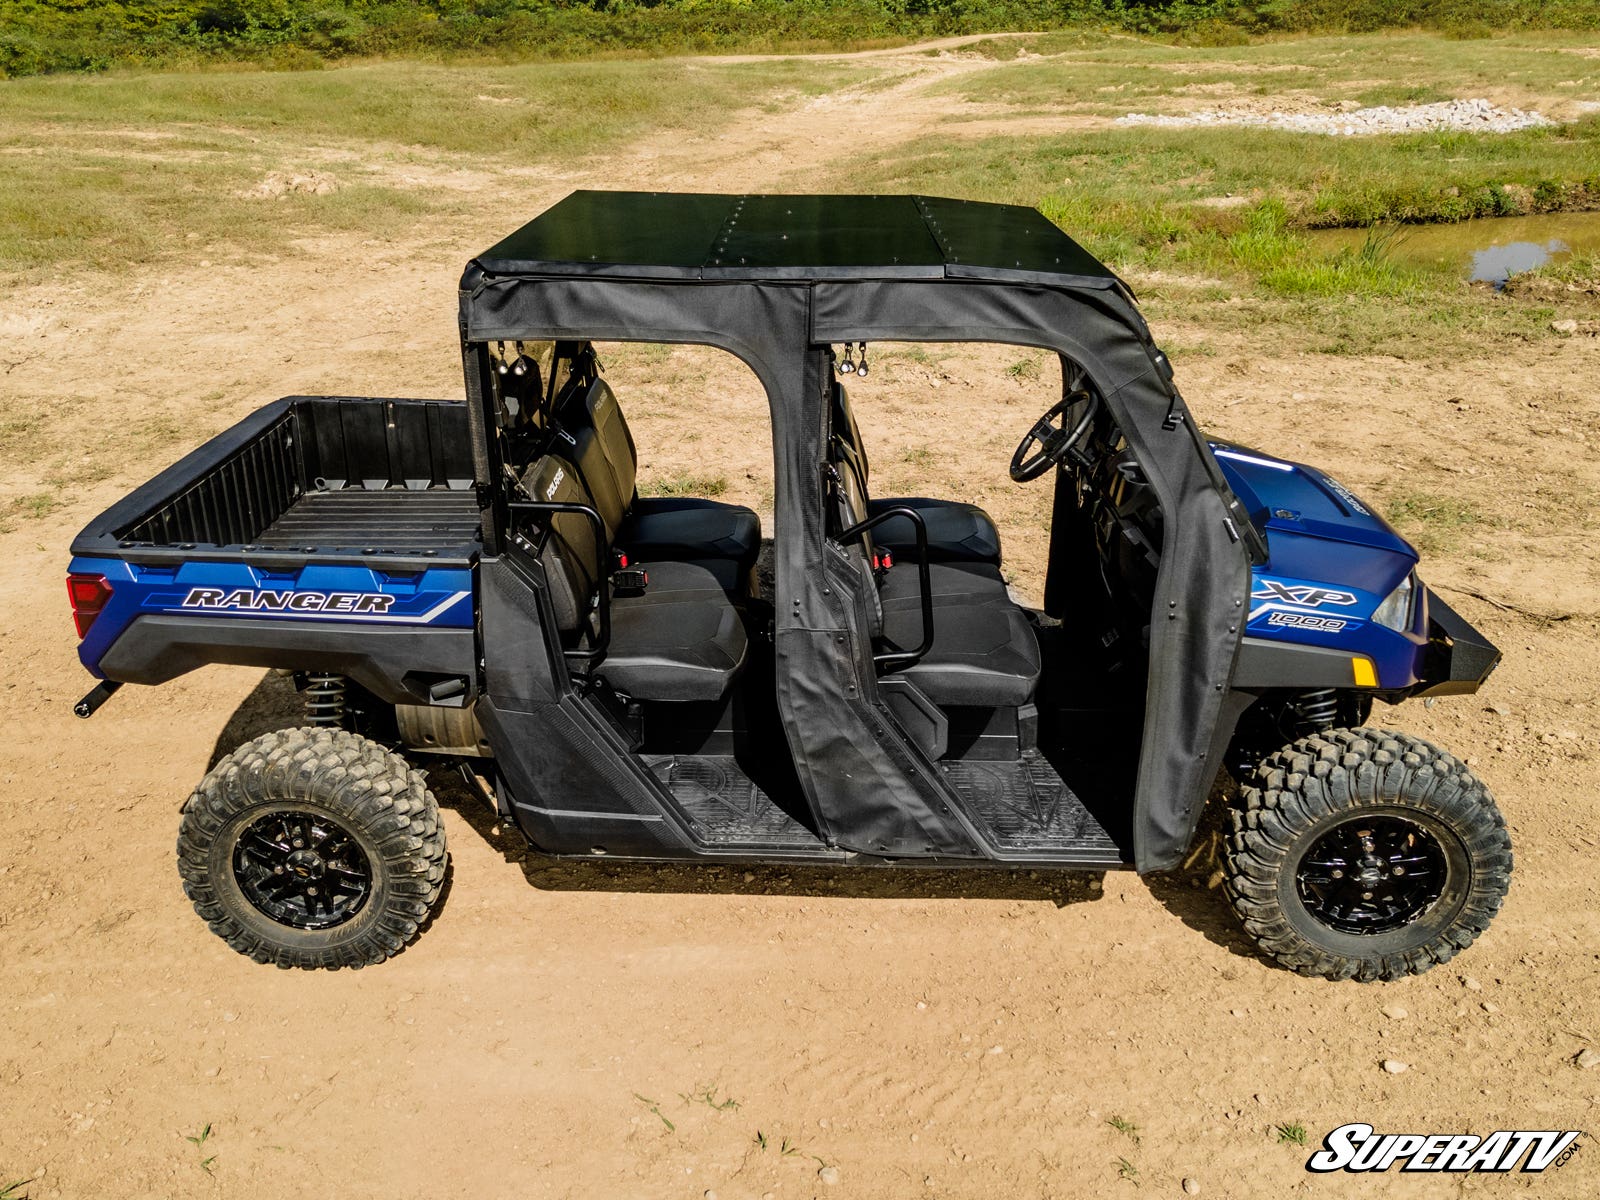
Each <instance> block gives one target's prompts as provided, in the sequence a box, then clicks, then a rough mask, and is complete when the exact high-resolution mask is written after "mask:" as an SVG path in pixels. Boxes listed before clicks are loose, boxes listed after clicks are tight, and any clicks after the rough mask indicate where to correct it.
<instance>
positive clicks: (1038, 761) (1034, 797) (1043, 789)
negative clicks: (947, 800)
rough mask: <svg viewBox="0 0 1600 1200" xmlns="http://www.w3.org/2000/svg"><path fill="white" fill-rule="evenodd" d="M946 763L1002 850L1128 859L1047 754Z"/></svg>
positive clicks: (948, 776)
mask: <svg viewBox="0 0 1600 1200" xmlns="http://www.w3.org/2000/svg"><path fill="white" fill-rule="evenodd" d="M943 769H944V772H945V780H946V782H948V783H949V784H950V786H951V787H952V788H954V789H955V790H956V791H957V792H958V793H959V794H960V795H961V797H962V799H964V800H965V801H966V802H967V805H968V808H969V809H970V810H971V812H972V814H973V815H974V816H975V817H976V818H977V820H978V823H979V824H980V825H981V826H982V828H983V832H984V833H985V835H986V836H987V837H988V838H989V840H990V841H991V842H993V843H994V845H996V846H998V847H999V848H1000V849H1001V850H1004V851H1009V852H1011V853H1027V852H1030V851H1036V852H1040V853H1043V854H1050V855H1056V854H1071V855H1072V857H1073V858H1074V859H1081V860H1084V861H1090V862H1101V861H1103V862H1105V863H1107V864H1115V863H1121V862H1122V861H1124V859H1123V854H1122V851H1121V850H1119V849H1118V848H1117V844H1116V843H1115V842H1114V841H1112V839H1111V837H1110V835H1109V834H1107V833H1106V831H1105V830H1104V829H1103V828H1101V826H1100V823H1099V822H1098V821H1096V820H1095V819H1094V816H1093V814H1091V813H1090V812H1089V810H1088V809H1086V808H1085V807H1084V806H1083V802H1082V801H1080V800H1079V799H1078V797H1077V796H1076V795H1074V794H1073V792H1072V789H1071V788H1069V787H1068V786H1067V785H1066V784H1065V783H1063V782H1062V780H1061V776H1059V775H1057V774H1056V771H1055V768H1054V767H1052V766H1051V765H1050V764H1049V762H1047V761H1046V760H1045V759H1044V757H1043V756H1042V755H1039V754H1037V753H1031V754H1025V755H1023V756H1022V758H1021V759H1020V760H1018V761H1015V762H951V763H945V764H943Z"/></svg>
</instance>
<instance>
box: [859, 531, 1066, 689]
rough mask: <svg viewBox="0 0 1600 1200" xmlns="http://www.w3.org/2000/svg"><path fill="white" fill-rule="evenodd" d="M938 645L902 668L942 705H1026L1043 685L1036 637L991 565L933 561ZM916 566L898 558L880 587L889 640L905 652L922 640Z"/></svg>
mask: <svg viewBox="0 0 1600 1200" xmlns="http://www.w3.org/2000/svg"><path fill="white" fill-rule="evenodd" d="M928 574H929V582H930V584H931V585H932V593H933V646H932V648H931V649H930V650H929V651H928V653H927V654H926V655H925V656H923V658H922V659H921V661H919V662H917V663H914V664H913V665H911V666H909V667H906V668H904V669H903V670H902V671H901V672H900V674H903V675H904V676H905V677H906V678H908V679H911V680H913V681H914V682H915V683H916V684H917V686H918V687H919V688H921V689H922V691H923V692H924V693H925V694H926V695H927V697H928V699H930V700H932V701H933V702H934V703H935V704H940V705H976V706H982V707H1000V706H1002V705H1019V704H1026V703H1028V701H1029V700H1031V699H1032V698H1033V693H1034V690H1035V688H1036V687H1037V686H1038V683H1039V671H1040V665H1041V660H1040V656H1039V641H1038V638H1036V637H1035V636H1034V632H1033V626H1032V625H1030V624H1029V623H1028V619H1027V617H1026V616H1024V615H1023V612H1022V610H1021V609H1020V608H1018V607H1017V606H1016V604H1014V603H1013V602H1012V600H1011V598H1010V596H1009V595H1008V594H1007V592H1006V585H1005V581H1004V580H1003V579H1001V577H1000V572H999V571H998V570H996V569H995V568H994V567H992V566H989V565H988V564H986V563H934V564H932V565H930V566H929V568H928ZM919 591H920V585H919V582H918V572H917V568H916V565H915V564H914V563H911V562H909V561H903V562H900V563H897V564H896V565H895V566H894V568H893V569H892V570H890V572H889V573H888V577H887V578H886V579H885V580H884V586H883V632H884V640H885V641H886V642H889V643H892V644H893V645H894V646H896V647H898V648H900V649H902V650H910V649H912V648H914V647H916V646H917V645H919V644H920V643H921V641H922V606H921V601H920V599H919Z"/></svg>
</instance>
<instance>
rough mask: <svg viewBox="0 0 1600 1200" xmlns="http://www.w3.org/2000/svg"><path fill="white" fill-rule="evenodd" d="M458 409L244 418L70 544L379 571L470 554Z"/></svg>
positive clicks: (468, 493)
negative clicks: (344, 564)
mask: <svg viewBox="0 0 1600 1200" xmlns="http://www.w3.org/2000/svg"><path fill="white" fill-rule="evenodd" d="M478 529H479V507H478V500H477V491H476V489H475V487H474V486H473V471H472V443H471V433H470V430H469V429H468V424H467V411H466V405H464V404H462V403H460V402H459V401H449V400H405V399H399V398H390V397H364V396H290V397H287V398H285V399H283V400H279V401H277V402H276V403H273V404H269V405H266V406H265V407H264V408H262V409H260V410H258V411H257V412H255V413H252V414H251V415H250V416H249V417H247V418H245V419H244V420H243V421H241V422H239V423H238V424H237V425H235V426H233V427H232V428H230V429H228V430H226V431H225V432H223V433H221V434H219V435H218V436H216V437H214V438H212V439H211V441H209V442H207V443H206V444H205V445H203V446H201V447H200V448H199V449H198V450H196V451H194V453H192V454H190V455H188V456H187V457H185V458H183V459H182V460H180V461H179V462H177V463H175V464H173V465H172V466H171V467H169V468H167V469H166V470H165V471H163V472H162V473H161V474H160V475H158V476H156V477H155V478H154V479H152V480H151V481H150V482H149V483H147V484H145V485H144V486H143V487H141V488H139V489H138V490H137V491H135V492H134V493H133V494H131V495H130V496H128V497H127V498H126V499H124V500H122V501H121V502H120V503H118V504H116V505H114V506H113V507H112V508H110V509H108V510H107V511H106V512H104V513H102V514H101V515H100V516H99V517H98V518H96V519H95V521H94V522H92V523H91V524H90V525H89V526H88V528H86V529H85V530H84V531H83V532H82V533H81V534H79V535H78V537H77V539H76V540H75V541H74V542H73V546H72V551H73V553H74V554H80V555H105V556H108V557H119V558H126V559H129V560H133V561H138V562H145V563H183V562H189V561H192V560H193V559H195V558H205V559H209V560H212V561H216V560H219V559H220V560H227V559H239V558H244V559H247V560H248V561H250V562H251V563H252V564H256V565H260V566H265V567H273V568H295V567H298V566H300V565H303V564H304V563H305V562H306V561H307V560H308V559H311V558H335V559H338V560H340V561H349V560H355V561H359V562H361V563H363V564H367V565H371V566H377V567H381V568H382V569H385V570H397V569H398V570H416V569H426V568H428V567H434V566H466V565H470V564H471V563H472V562H473V561H475V560H476V558H477V554H478Z"/></svg>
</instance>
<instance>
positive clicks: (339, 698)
mask: <svg viewBox="0 0 1600 1200" xmlns="http://www.w3.org/2000/svg"><path fill="white" fill-rule="evenodd" d="M344 685H345V679H344V676H343V675H310V674H308V675H307V676H306V686H305V690H304V691H303V692H302V693H301V697H302V699H304V701H305V706H306V724H307V725H325V726H330V727H332V728H335V729H337V728H339V727H341V726H343V725H344V716H345V702H344Z"/></svg>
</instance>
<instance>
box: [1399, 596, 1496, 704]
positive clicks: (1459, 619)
mask: <svg viewBox="0 0 1600 1200" xmlns="http://www.w3.org/2000/svg"><path fill="white" fill-rule="evenodd" d="M1499 665H1500V650H1499V647H1497V646H1496V645H1495V644H1494V643H1493V642H1491V641H1490V640H1489V639H1488V638H1486V637H1484V636H1483V634H1481V633H1479V632H1478V631H1477V630H1476V629H1474V628H1473V627H1472V625H1471V623H1470V622H1469V621H1468V620H1467V619H1466V618H1465V617H1463V616H1462V615H1461V614H1460V613H1458V612H1456V610H1455V609H1453V608H1451V607H1450V606H1449V605H1448V604H1446V603H1445V602H1444V601H1443V600H1441V599H1439V594H1438V593H1437V592H1435V591H1432V590H1431V589H1430V590H1429V592H1428V644H1427V646H1426V648H1425V649H1424V650H1423V653H1422V670H1421V672H1420V674H1421V678H1420V679H1418V681H1417V684H1416V686H1415V687H1414V688H1412V689H1411V694H1412V695H1413V696H1464V695H1467V694H1469V693H1471V692H1475V691H1477V690H1478V688H1479V687H1481V686H1482V685H1483V681H1484V680H1485V679H1487V678H1489V674H1490V672H1491V671H1493V670H1494V669H1495V668H1496V667H1497V666H1499Z"/></svg>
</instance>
